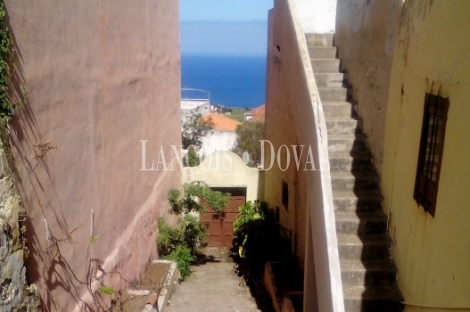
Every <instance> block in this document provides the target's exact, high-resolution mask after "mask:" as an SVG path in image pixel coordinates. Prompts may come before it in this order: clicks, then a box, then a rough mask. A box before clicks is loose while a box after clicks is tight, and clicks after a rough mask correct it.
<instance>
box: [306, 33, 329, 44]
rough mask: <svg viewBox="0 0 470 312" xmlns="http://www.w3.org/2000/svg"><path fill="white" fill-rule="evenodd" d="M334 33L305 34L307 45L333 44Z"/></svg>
mask: <svg viewBox="0 0 470 312" xmlns="http://www.w3.org/2000/svg"><path fill="white" fill-rule="evenodd" d="M333 38H334V34H333V33H331V34H305V39H306V40H307V45H308V46H333Z"/></svg>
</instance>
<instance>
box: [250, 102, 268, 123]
mask: <svg viewBox="0 0 470 312" xmlns="http://www.w3.org/2000/svg"><path fill="white" fill-rule="evenodd" d="M248 113H249V114H250V115H252V116H253V117H252V118H250V121H264V118H265V115H266V104H263V105H261V106H258V107H256V108H253V109H252V110H250V111H249V112H248Z"/></svg>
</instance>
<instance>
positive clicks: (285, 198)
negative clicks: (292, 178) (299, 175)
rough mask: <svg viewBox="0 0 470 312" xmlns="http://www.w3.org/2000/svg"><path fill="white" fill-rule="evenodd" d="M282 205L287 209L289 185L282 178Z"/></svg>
mask: <svg viewBox="0 0 470 312" xmlns="http://www.w3.org/2000/svg"><path fill="white" fill-rule="evenodd" d="M282 205H283V206H284V208H286V210H289V185H288V184H287V182H286V181H284V180H282Z"/></svg>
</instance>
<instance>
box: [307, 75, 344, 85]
mask: <svg viewBox="0 0 470 312" xmlns="http://www.w3.org/2000/svg"><path fill="white" fill-rule="evenodd" d="M314 75H315V82H316V83H317V87H343V86H345V75H344V74H343V73H334V72H333V73H321V72H315V74H314Z"/></svg>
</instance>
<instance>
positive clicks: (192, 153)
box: [183, 145, 201, 167]
mask: <svg viewBox="0 0 470 312" xmlns="http://www.w3.org/2000/svg"><path fill="white" fill-rule="evenodd" d="M200 163H201V161H200V160H199V156H198V155H197V153H196V148H195V147H194V146H193V145H190V146H189V147H188V153H187V155H186V156H185V157H184V158H183V166H184V167H196V166H199V164H200Z"/></svg>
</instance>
